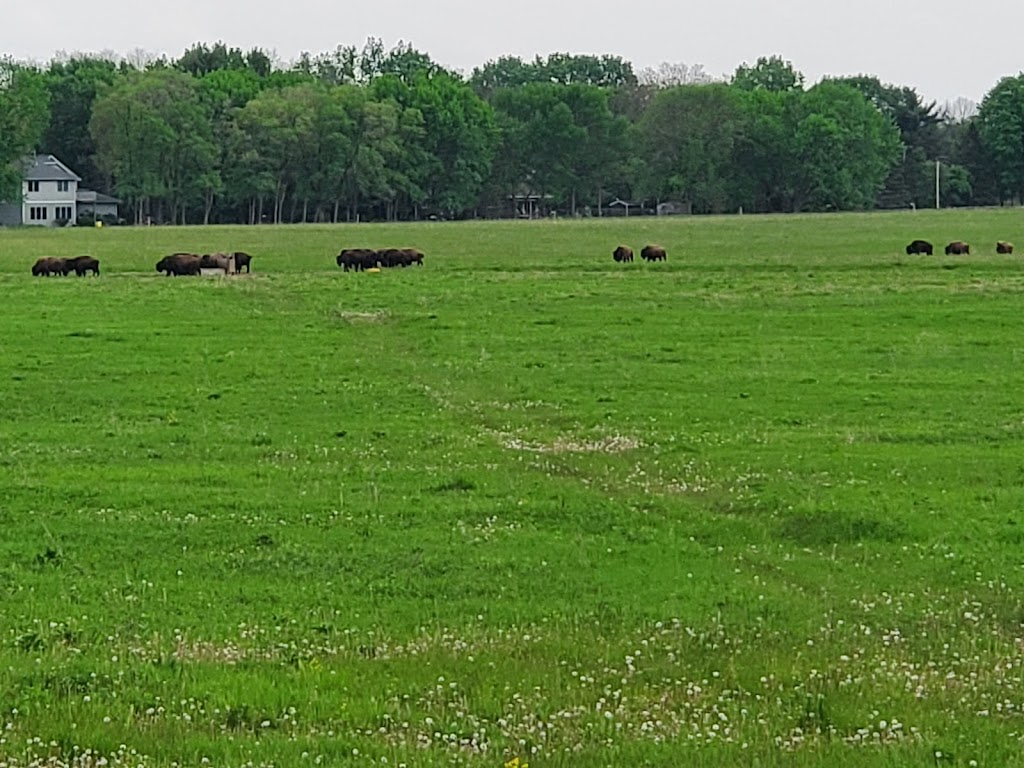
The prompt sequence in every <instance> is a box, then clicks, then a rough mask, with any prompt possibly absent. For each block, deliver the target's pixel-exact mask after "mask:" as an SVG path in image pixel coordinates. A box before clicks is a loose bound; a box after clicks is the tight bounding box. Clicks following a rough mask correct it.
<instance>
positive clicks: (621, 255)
mask: <svg viewBox="0 0 1024 768" xmlns="http://www.w3.org/2000/svg"><path fill="white" fill-rule="evenodd" d="M612 258H613V259H615V260H616V261H618V262H626V261H632V260H633V249H632V248H630V247H629V246H628V245H620V246H619V247H618V248H616V249H615V250H614V251H612Z"/></svg>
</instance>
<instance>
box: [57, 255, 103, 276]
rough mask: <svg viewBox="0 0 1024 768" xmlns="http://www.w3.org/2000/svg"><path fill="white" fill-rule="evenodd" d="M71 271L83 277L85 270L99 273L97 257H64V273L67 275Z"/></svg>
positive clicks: (95, 273)
mask: <svg viewBox="0 0 1024 768" xmlns="http://www.w3.org/2000/svg"><path fill="white" fill-rule="evenodd" d="M71 272H74V273H75V274H76V275H78V276H79V277H84V276H85V273H86V272H92V273H93V274H94V275H98V274H99V273H100V262H99V259H94V258H93V257H92V256H75V257H74V258H73V259H64V274H65V275H67V274H70V273H71Z"/></svg>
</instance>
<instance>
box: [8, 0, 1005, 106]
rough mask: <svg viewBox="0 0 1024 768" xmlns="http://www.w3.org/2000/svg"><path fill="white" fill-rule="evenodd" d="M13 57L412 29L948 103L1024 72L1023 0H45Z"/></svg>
mask: <svg viewBox="0 0 1024 768" xmlns="http://www.w3.org/2000/svg"><path fill="white" fill-rule="evenodd" d="M4 5H5V6H7V7H5V8H4V9H3V11H2V13H0V56H2V55H10V56H13V57H14V58H15V59H17V60H22V61H24V60H32V61H36V62H40V63H45V62H48V61H49V60H50V59H51V58H52V57H53V56H54V55H55V54H56V53H58V52H61V51H65V52H69V53H71V52H89V53H98V52H104V51H112V52H114V53H117V54H128V53H130V52H132V51H135V50H139V49H141V50H142V51H145V52H148V53H155V54H167V55H168V56H169V57H171V58H177V57H178V56H180V55H181V53H182V52H184V51H185V49H186V48H188V47H190V46H191V45H192V44H194V43H196V42H203V43H207V44H213V43H215V42H217V41H223V42H224V43H225V44H227V45H228V46H230V47H237V48H242V49H243V50H249V49H251V48H253V47H259V48H262V49H264V50H265V51H267V52H268V53H271V54H275V53H276V56H277V58H278V59H279V60H280V61H282V62H283V63H288V62H290V61H292V60H294V59H295V58H296V57H297V56H298V54H299V53H301V52H302V51H308V52H310V53H312V54H317V53H323V52H326V51H332V50H334V49H335V48H336V47H337V46H339V45H355V46H357V47H359V48H361V47H362V45H363V44H364V43H365V42H366V39H367V38H368V37H371V36H373V37H378V38H381V39H382V40H383V41H384V44H385V46H387V47H388V48H390V47H392V46H394V45H395V44H396V43H397V42H399V41H405V42H408V43H411V44H412V45H413V47H415V48H417V49H418V50H420V51H422V52H424V53H426V54H428V55H429V56H430V57H431V58H432V59H434V60H435V61H437V62H438V63H440V64H441V65H443V66H446V67H449V68H453V69H457V70H460V71H462V72H464V73H465V74H467V75H468V74H469V72H470V71H471V70H472V69H473V67H474V66H478V65H480V64H483V63H485V62H486V61H488V60H490V59H496V58H498V57H499V56H502V55H506V54H511V55H516V56H520V57H522V58H524V59H532V58H533V57H534V56H535V55H538V54H539V55H541V56H547V55H548V54H549V53H553V52H569V53H589V54H604V53H610V54H615V55H618V56H621V57H623V58H624V59H626V60H628V61H630V62H632V63H633V66H634V68H635V69H636V70H637V71H639V70H640V69H643V68H644V67H649V66H656V65H657V64H658V63H660V62H662V61H668V62H673V63H674V62H685V63H686V64H689V65H691V66H692V65H696V64H702V65H703V66H704V69H705V70H706V71H707V72H708V73H710V74H712V75H731V74H732V72H733V71H735V69H736V67H737V66H738V65H739V64H741V63H743V62H744V61H746V62H748V63H751V64H752V63H754V62H755V61H756V60H757V58H758V57H759V56H770V55H775V54H778V55H781V56H782V57H783V58H785V59H788V60H789V61H791V62H792V63H793V65H794V66H795V67H796V69H798V70H800V71H801V72H803V73H804V75H805V76H806V79H807V83H808V84H813V83H814V82H817V81H818V80H819V79H820V78H821V77H822V76H823V75H854V74H870V75H875V76H877V77H879V79H881V80H882V81H883V82H888V83H892V84H894V85H907V86H911V87H913V88H915V89H916V90H917V92H918V93H919V94H921V96H922V97H923V98H925V99H926V100H936V101H938V102H939V104H940V105H941V104H942V103H943V102H945V101H947V100H952V99H954V98H956V97H959V96H964V97H967V98H969V99H971V100H973V101H981V99H982V97H983V96H984V95H985V93H987V92H988V91H989V90H990V89H991V88H992V87H993V86H994V85H995V84H996V83H997V82H998V81H999V79H1000V78H1002V77H1004V76H1007V75H1011V76H1012V75H1017V74H1019V73H1020V71H1021V70H1022V69H1024V49H1022V47H1021V45H1020V43H1019V37H1020V30H1021V29H1022V28H1024V2H1019V1H1018V0H850V1H849V2H846V3H843V4H842V5H840V4H839V3H836V2H834V0H833V2H830V0H775V1H774V2H772V0H701V1H700V2H687V0H635V1H634V2H631V1H630V0H585V1H584V0H550V1H549V2H534V1H533V0H518V1H517V0H501V2H494V0H475V2H474V0H415V1H414V0H380V1H378V2H374V0H358V2H356V1H354V0H284V1H283V2H273V3H270V2H255V1H253V0H170V2H162V3H153V2H145V0H143V1H142V2H140V1H139V0H104V1H103V2H97V3H89V2H84V3H83V2H81V0H75V1H74V2H72V0H42V2H35V3H24V2H14V1H13V0H11V1H10V2H5V3H4Z"/></svg>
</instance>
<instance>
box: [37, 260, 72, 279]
mask: <svg viewBox="0 0 1024 768" xmlns="http://www.w3.org/2000/svg"><path fill="white" fill-rule="evenodd" d="M32 274H33V275H34V276H35V277H49V276H50V275H66V274H67V272H66V271H65V270H64V259H59V258H57V257H56V256H43V257H42V258H41V259H38V260H37V261H36V263H35V264H33V265H32Z"/></svg>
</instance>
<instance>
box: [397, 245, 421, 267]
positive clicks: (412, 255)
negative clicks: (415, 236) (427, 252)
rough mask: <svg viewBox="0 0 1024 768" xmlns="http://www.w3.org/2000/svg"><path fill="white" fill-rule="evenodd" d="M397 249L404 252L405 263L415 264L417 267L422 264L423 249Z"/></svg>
mask: <svg viewBox="0 0 1024 768" xmlns="http://www.w3.org/2000/svg"><path fill="white" fill-rule="evenodd" d="M399 250H401V251H402V253H403V254H405V258H406V262H405V263H406V264H409V265H412V264H415V265H417V266H419V267H422V266H423V251H420V250H417V249H416V248H401V249H399Z"/></svg>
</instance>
